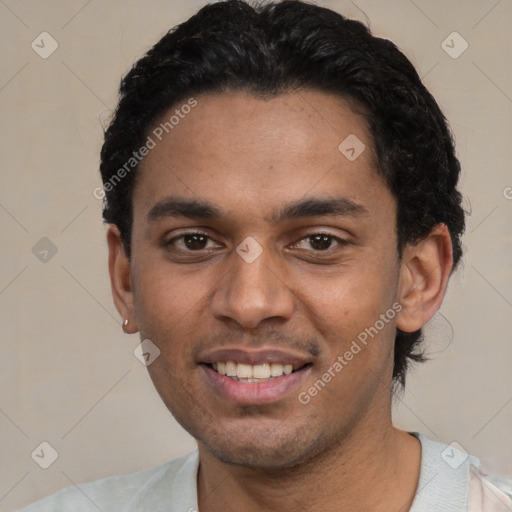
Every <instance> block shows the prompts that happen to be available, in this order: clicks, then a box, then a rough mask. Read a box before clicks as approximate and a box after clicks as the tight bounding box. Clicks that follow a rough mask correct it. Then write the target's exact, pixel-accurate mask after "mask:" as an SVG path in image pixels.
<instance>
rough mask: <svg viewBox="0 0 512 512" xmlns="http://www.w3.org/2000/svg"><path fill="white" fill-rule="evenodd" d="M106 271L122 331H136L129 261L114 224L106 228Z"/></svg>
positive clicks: (130, 332) (131, 332)
mask: <svg viewBox="0 0 512 512" xmlns="http://www.w3.org/2000/svg"><path fill="white" fill-rule="evenodd" d="M107 244H108V270H109V274H110V285H111V288H112V297H113V299H114V304H115V306H116V309H117V311H118V312H119V314H120V315H121V318H122V319H123V331H124V332H126V333H129V334H133V333H136V332H137V331H138V327H137V322H136V319H135V311H134V307H133V290H132V283H131V270H130V261H129V259H128V257H127V256H126V252H125V250H124V246H123V242H122V239H121V233H120V232H119V229H118V228H117V226H116V225H114V224H109V226H108V228H107Z"/></svg>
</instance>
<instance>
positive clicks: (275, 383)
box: [199, 364, 311, 405]
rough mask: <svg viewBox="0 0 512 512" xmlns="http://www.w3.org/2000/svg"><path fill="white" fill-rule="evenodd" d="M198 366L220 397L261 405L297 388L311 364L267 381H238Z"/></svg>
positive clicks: (277, 399)
mask: <svg viewBox="0 0 512 512" xmlns="http://www.w3.org/2000/svg"><path fill="white" fill-rule="evenodd" d="M199 367H200V368H201V369H202V370H203V374H204V376H205V378H206V381H207V382H208V384H209V385H210V386H211V387H212V388H213V390H214V391H215V392H216V393H217V394H218V395H219V396H220V397H221V398H222V399H224V400H227V401H229V402H233V403H236V404H239V405H262V404H269V403H272V402H277V401H279V400H282V399H283V398H285V397H286V396H287V395H289V394H290V393H291V392H292V391H293V390H294V389H297V388H298V387H299V386H300V385H301V383H302V382H304V380H305V379H306V377H307V375H309V373H310V371H311V366H310V365H307V366H305V367H302V368H301V369H300V370H297V371H295V372H293V373H290V374H289V375H282V376H281V377H275V378H273V379H272V380H269V381H268V382H239V381H236V380H233V379H230V378H229V377H227V376H226V375H221V374H220V373H217V372H216V371H215V370H213V369H212V368H210V367H209V366H206V364H201V365H199Z"/></svg>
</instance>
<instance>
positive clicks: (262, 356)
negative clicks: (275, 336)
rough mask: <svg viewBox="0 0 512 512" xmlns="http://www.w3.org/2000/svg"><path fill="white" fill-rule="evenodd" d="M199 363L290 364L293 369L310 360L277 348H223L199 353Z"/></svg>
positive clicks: (296, 353) (301, 355)
mask: <svg viewBox="0 0 512 512" xmlns="http://www.w3.org/2000/svg"><path fill="white" fill-rule="evenodd" d="M197 360H198V362H199V363H207V364H213V363H219V362H224V363H225V362H227V361H234V362H236V363H244V364H251V365H256V364H263V363H268V364H271V363H281V364H283V365H285V364H291V365H292V366H293V368H294V369H298V368H301V367H302V366H304V365H306V364H308V363H311V358H308V357H306V356H304V355H303V354H300V353H298V352H292V351H285V350H281V349H277V348H260V349H256V350H247V349H241V348H231V347H224V348H218V349H213V350H208V351H204V352H201V353H200V354H199V356H198V358H197Z"/></svg>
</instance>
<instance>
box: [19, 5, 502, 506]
mask: <svg viewBox="0 0 512 512" xmlns="http://www.w3.org/2000/svg"><path fill="white" fill-rule="evenodd" d="M101 157H102V161H101V173H102V178H103V183H104V190H105V193H106V202H105V204H104V219H105V221H106V222H107V223H108V229H107V240H108V246H109V270H110V276H111V283H112V292H113V297H114V302H115V305H116V307H117V309H118V311H119V313H120V314H121V316H122V318H123V328H124V330H125V332H127V333H137V332H138V333H139V334H140V338H141V340H142V344H141V348H142V352H143V356H144V357H145V359H146V362H147V364H148V370H149V374H150V376H151V378H152V380H153V382H154V384H155V387H156V389H157V391H158V392H159V394H160V396H161V397H162V399H163V401H164V403H165V404H166V405H167V407H168V408H169V410H170V411H171V412H172V414H173V415H174V416H175V417H176V419H177V420H178V421H179V422H180V424H181V425H182V426H183V427H184V428H185V429H186V430H187V431H188V432H189V433H190V434H191V435H192V436H193V437H194V438H195V439H196V440H197V443H198V451H197V452H195V453H193V454H191V455H190V456H187V457H184V458H181V459H177V460H174V461H171V462H169V463H166V464H164V465H162V466H159V467H157V468H152V469H148V470H145V471H142V472H140V473H136V474H134V475H128V476H123V477H115V478H111V479H106V480H102V481H99V482H95V483H90V484H86V485H84V486H81V489H76V488H75V489H70V490H65V491H63V492H61V493H58V494H57V495H54V496H52V497H50V498H47V499H46V500H43V501H41V502H39V503H37V504H34V505H32V506H31V507H28V508H27V509H26V510H27V511H35V510H38V511H39V510H41V511H47V510H59V511H67V510H69V511H71V510H73V511H75V510H98V509H100V510H104V511H126V512H127V511H136V510H137V511H152V512H156V511H164V510H165V511H183V512H185V511H189V512H192V511H197V510H199V511H201V512H216V511H230V510H233V511H234V510H237V511H239V510H242V511H244V512H245V511H248V512H252V511H254V512H256V511H258V512H259V511H282V510H285V511H289V510H290V511H292V510H293V511H312V510H314V511H317V510H318V511H319V510H322V511H339V510H348V511H372V512H380V511H396V512H398V511H403V512H405V511H408V510H410V511H413V512H420V511H429V512H431V511H436V512H440V511H466V510H470V511H471V512H475V511H485V512H489V511H498V510H499V511H506V510H512V501H511V500H510V499H509V498H508V497H507V496H506V495H505V494H504V493H503V492H502V491H500V490H499V489H498V487H496V486H495V485H493V484H492V483H491V482H490V481H489V480H488V479H487V478H486V477H485V475H484V474H483V473H482V472H481V471H480V469H479V467H478V465H479V462H478V460H477V459H475V458H474V457H467V458H466V457H465V454H462V452H459V451H457V450H456V449H454V448H450V450H451V451H450V452H449V457H451V458H457V459H461V461H462V462H460V463H458V464H449V463H447V462H446V455H445V454H446V449H447V447H446V446H445V445H442V444H440V443H436V442H433V441H431V440H429V439H427V438H426V437H425V436H423V435H421V434H418V433H407V432H403V431H400V430H398V429H396V428H395V427H394V426H393V425H392V422H391V402H392V396H393V392H394V391H399V390H400V387H403V386H404V385H405V375H406V370H407V366H408V363H409V362H410V361H421V360H422V355H421V350H420V347H419V343H420V341H421V328H422V327H423V326H424V325H425V324H426V323H427V322H428V321H429V320H430V319H431V318H432V317H433V315H434V314H435V313H436V311H437V310H438V309H439V307H440V305H441V303H442V300H443V297H444V294H445V291H446V286H447V282H448V279H449V276H450V274H451V272H452V271H453V269H454V267H455V266H456V265H457V263H458V262H459V260H460V257H461V243H460V237H461V235H462V232H463V229H464V213H463V210H462V208H461V195H460V193H459V192H458V191H457V188H456V186H457V181H458V177H459V172H460V166H459V162H458V161H457V159H456V157H455V154H454V147H453V142H452V139H451V136H450V132H449V129H448V127H447V124H446V121H445V119H444V117H443V115H442V113H441V111H440V110H439V108H438V106H437V104H436V102H435V101H434V99H433V98H432V96H431V95H430V94H429V93H428V91H427V90H426V89H425V88H424V86H423V85H422V83H421V81H420V79H419V77H418V75H417V73H416V72H415V70H414V69H413V67H412V65H411V64H410V62H409V61H408V60H407V59H406V58H405V56H404V55H403V54H401V53H400V52H399V51H398V49H397V48H396V47H395V46H394V45H393V44H392V43H391V42H389V41H387V40H383V39H378V38H375V37H373V36H372V35H371V34H370V33H369V31H368V30H367V29H366V28H365V27H364V26H363V25H362V24H360V23H358V22H355V21H350V20H347V19H345V18H343V17H342V16H340V15H338V14H336V13H334V12H332V11H330V10H327V9H322V8H320V7H316V6H313V5H308V4H305V3H302V2H298V1H285V2H282V3H276V4H272V3H268V4H265V5H263V6H260V7H257V8H254V7H251V6H250V5H248V4H246V3H244V2H241V1H237V0H232V1H227V2H223V3H218V4H213V5H209V6H207V7H205V8H203V9H202V10H201V11H200V12H199V13H198V14H197V15H195V16H193V17H192V18H191V19H190V20H188V21H187V22H186V23H184V24H182V25H180V26H179V27H178V28H176V29H175V30H173V31H171V32H169V33H168V34H167V35H166V36H165V37H163V38H162V39H161V40H160V41H159V42H158V43H157V44H156V45H155V46H154V47H153V48H152V49H151V50H150V51H149V52H148V53H147V55H146V56H145V57H144V58H143V59H141V60H140V61H139V62H137V63H136V64H135V66H134V67H133V69H132V70H131V71H130V73H129V74H128V75H127V76H126V77H125V79H124V80H123V82H122V85H121V98H120V102H119V105H118V108H117V110H116V113H115V116H114V118H113V120H112V122H111V124H110V126H109V128H108V130H107V131H106V134H105V143H104V146H103V149H102V155H101Z"/></svg>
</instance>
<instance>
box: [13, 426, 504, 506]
mask: <svg viewBox="0 0 512 512" xmlns="http://www.w3.org/2000/svg"><path fill="white" fill-rule="evenodd" d="M412 434H413V435H415V436H416V437H418V439H419V440H420V442H421V446H422V456H421V467H420V478H419V483H418V489H417V491H416V496H415V498H414V501H413V504H412V507H411V508H410V510H409V512H512V498H511V496H512V487H511V486H510V482H511V481H512V480H511V481H509V482H508V483H507V480H502V481H501V482H500V481H495V483H492V482H491V477H488V476H486V475H485V474H484V473H483V472H482V471H481V469H480V467H481V465H480V461H479V460H478V459H476V458H475V457H473V456H470V455H468V454H466V453H465V452H462V451H460V450H458V449H456V448H454V447H452V446H448V445H445V444H442V443H437V442H435V441H432V440H430V439H428V438H427V437H425V436H424V435H422V434H418V433H416V432H413V433H412ZM198 467H199V453H198V451H197V450H196V451H195V452H193V453H191V454H189V455H187V456H185V457H181V458H178V459H174V460H172V461H170V462H166V463H165V464H162V465H160V466H156V467H154V468H150V469H146V470H143V471H139V472H137V473H133V474H130V475H124V476H116V477H110V478H105V479H103V480H98V481H96V482H90V483H87V484H83V485H80V486H79V487H71V488H68V489H64V490H62V491H59V492H58V493H56V494H54V495H52V496H49V497H48V498H45V499H43V500H40V501H38V502H36V503H33V504H32V505H29V506H28V507H26V508H24V509H22V510H21V511H19V512H98V510H100V511H102V512H198V505H197V470H198ZM500 488H501V490H500ZM506 493H507V494H506Z"/></svg>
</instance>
